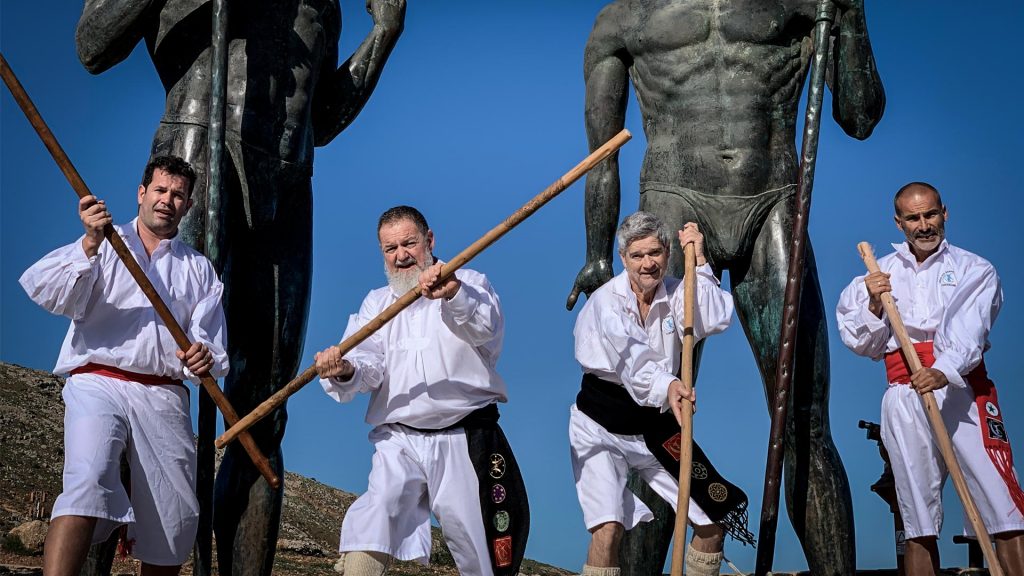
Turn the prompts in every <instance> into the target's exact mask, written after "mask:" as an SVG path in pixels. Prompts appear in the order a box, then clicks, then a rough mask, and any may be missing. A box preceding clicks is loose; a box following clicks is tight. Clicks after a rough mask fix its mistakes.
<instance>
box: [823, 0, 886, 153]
mask: <svg viewBox="0 0 1024 576" xmlns="http://www.w3.org/2000/svg"><path fill="white" fill-rule="evenodd" d="M839 4H840V9H842V13H841V15H840V17H839V20H838V23H839V36H838V38H836V39H835V41H834V43H833V48H834V50H833V58H832V70H831V74H830V76H831V82H830V83H829V85H830V87H831V88H832V115H833V116H834V117H835V119H836V122H838V123H839V125H840V126H842V127H843V130H844V131H845V132H846V133H847V134H849V135H850V136H853V137H854V138H857V139H859V140H863V139H865V138H867V137H868V136H870V135H871V131H872V130H874V129H875V126H876V125H877V124H878V121H879V120H881V119H882V112H883V111H884V110H885V90H884V89H883V88H882V79H881V78H879V76H878V68H877V67H876V66H875V56H874V54H873V53H872V51H871V40H870V39H869V38H868V26H867V21H866V20H865V18H864V2H863V0H847V1H846V2H840V3H839Z"/></svg>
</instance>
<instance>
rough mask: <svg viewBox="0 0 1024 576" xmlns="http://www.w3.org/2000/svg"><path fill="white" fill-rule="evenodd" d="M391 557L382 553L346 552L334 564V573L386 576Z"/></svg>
mask: <svg viewBox="0 0 1024 576" xmlns="http://www.w3.org/2000/svg"><path fill="white" fill-rule="evenodd" d="M390 564H391V556H388V555H387V554H384V553H381V552H346V553H344V554H342V555H341V558H339V559H338V561H337V562H335V563H334V571H335V572H337V573H339V574H344V575H345V576H384V571H385V570H387V569H388V565H390Z"/></svg>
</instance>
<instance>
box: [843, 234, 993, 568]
mask: <svg viewBox="0 0 1024 576" xmlns="http://www.w3.org/2000/svg"><path fill="white" fill-rule="evenodd" d="M857 251H859V252H860V257H861V258H862V259H863V260H864V265H865V266H867V269H868V272H878V271H879V268H878V262H876V261H875V253H874V252H873V251H872V250H871V245H870V244H868V243H867V242H861V243H860V244H857ZM882 307H883V308H884V309H885V315H886V316H887V317H888V318H889V324H890V325H891V326H892V331H893V334H895V335H896V341H897V342H899V343H900V350H902V351H903V357H904V358H906V360H907V363H908V364H909V365H910V373H911V374H916V373H917V372H919V371H920V370H922V369H923V368H924V367H923V366H922V365H921V359H920V358H919V357H918V356H917V351H916V350H914V343H913V342H911V341H910V336H909V335H908V334H907V328H906V326H904V325H903V318H901V317H900V312H899V310H897V309H896V302H895V301H894V300H893V299H892V294H891V293H889V292H885V293H884V294H882ZM921 402H922V403H924V411H925V413H926V414H928V421H929V422H930V423H931V425H932V432H934V433H935V440H936V441H937V442H938V443H939V452H941V453H942V459H943V461H945V463H946V468H947V469H948V470H949V475H950V476H952V477H953V486H954V487H955V488H956V493H957V495H958V496H960V502H961V503H963V505H964V514H966V515H967V519H968V520H969V521H970V523H971V527H972V528H974V534H975V535H976V536H977V537H978V545H979V546H981V551H982V553H984V554H985V560H986V561H987V562H988V571H989V574H991V575H992V576H1003V569H1002V566H1001V565H1000V564H999V559H998V558H997V557H996V553H995V551H994V550H993V549H992V540H991V539H990V538H989V535H988V532H987V531H986V530H985V524H983V523H982V521H981V514H979V513H978V507H977V506H976V505H975V504H974V498H972V497H971V492H970V490H969V489H968V488H967V481H966V480H964V472H963V470H961V469H960V463H959V462H957V459H956V455H955V454H954V453H953V443H952V442H950V440H949V431H948V430H946V423H945V422H944V421H943V420H942V414H941V413H940V412H939V405H938V404H937V403H936V402H935V395H934V394H932V393H931V392H930V391H929V392H925V393H924V394H921Z"/></svg>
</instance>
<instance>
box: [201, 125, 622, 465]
mask: <svg viewBox="0 0 1024 576" xmlns="http://www.w3.org/2000/svg"><path fill="white" fill-rule="evenodd" d="M632 137H633V135H632V134H630V133H629V130H625V129H623V130H622V131H620V132H619V133H618V134H616V135H615V136H612V138H611V139H610V140H608V141H607V142H605V143H604V144H602V145H601V147H600V148H598V149H597V150H594V151H593V152H591V153H590V155H589V156H587V157H586V158H584V159H583V160H582V161H581V162H580V163H579V164H577V165H576V166H574V167H573V169H572V170H570V171H568V172H566V173H565V174H563V175H562V177H561V178H559V179H558V180H556V181H555V182H553V183H552V184H551V185H550V186H548V187H547V188H545V189H544V191H543V192H541V193H540V194H537V195H536V196H534V197H533V199H531V200H530V201H529V202H527V203H526V204H524V205H523V206H522V207H520V208H519V209H518V210H516V211H515V212H513V213H512V214H511V215H509V217H508V218H505V220H504V221H502V222H501V223H500V224H498V225H497V226H495V227H494V228H492V229H491V230H490V231H489V232H487V233H486V234H484V235H483V236H481V237H480V238H479V239H477V241H476V242H473V243H472V244H470V245H469V246H468V247H467V248H466V249H465V250H463V251H462V252H459V254H458V255H457V256H455V257H454V258H452V259H451V260H449V261H448V262H447V263H445V265H444V266H442V267H441V273H440V276H439V278H438V282H444V281H445V280H447V279H448V278H449V277H450V276H451V275H452V274H454V273H455V271H456V270H458V269H459V268H461V267H463V266H465V265H466V263H468V262H469V261H470V260H472V259H473V258H474V257H475V256H476V255H477V254H479V253H481V252H483V251H484V250H485V249H486V248H487V247H488V246H490V245H491V244H494V243H495V242H497V241H498V239H499V238H501V237H502V236H504V235H505V234H506V233H508V232H509V231H510V230H512V229H513V228H515V227H516V226H518V225H519V224H520V223H521V222H522V221H523V220H526V219H527V218H529V217H530V216H532V215H533V213H534V212H536V211H537V210H540V208H541V207H542V206H544V205H545V204H547V203H548V202H550V201H551V200H552V199H553V198H554V197H555V196H558V195H559V194H561V193H562V192H563V191H564V190H565V189H566V188H568V187H569V186H571V185H572V184H573V182H576V181H577V180H579V179H580V178H581V177H582V176H583V175H584V174H586V173H587V172H589V171H590V169H591V168H593V167H594V166H596V165H597V164H599V163H600V162H601V161H603V160H604V159H605V158H607V157H609V156H611V155H612V154H615V153H616V152H618V150H619V148H622V146H623V145H624V144H625V143H626V142H629V139H630V138H632ZM419 298H420V290H419V288H418V287H417V288H413V289H412V290H409V291H408V292H406V293H405V294H404V295H403V296H402V297H401V298H399V299H398V300H396V301H395V302H394V303H393V304H391V305H390V306H388V307H387V308H385V309H384V310H383V311H382V312H381V313H380V314H378V315H377V316H376V317H375V318H374V319H372V320H370V321H369V322H367V323H366V325H365V326H363V327H362V328H360V329H359V330H358V331H357V332H356V333H355V334H352V335H351V336H349V337H348V338H346V339H345V340H344V341H343V342H342V343H341V344H338V349H339V350H340V351H341V354H342V355H343V356H344V355H345V354H347V353H348V352H349V351H350V350H352V349H353V348H355V347H356V346H358V345H359V343H360V342H362V341H363V340H366V339H367V338H369V337H370V336H371V335H373V333H374V332H376V331H378V330H380V329H381V328H382V327H384V325H385V324H387V323H388V321H390V320H391V319H392V318H394V317H395V316H397V315H398V314H399V312H401V311H402V310H405V309H406V308H408V307H409V306H411V305H412V304H413V303H414V302H416V301H417V300H419ZM316 376H317V372H316V366H315V365H314V366H310V367H309V368H306V369H305V370H304V371H303V372H302V373H301V374H299V375H298V376H296V377H295V378H294V379H293V380H292V381H291V382H289V383H288V384H285V386H284V387H283V388H281V389H280V390H278V391H277V392H276V393H275V394H274V395H273V396H271V397H270V398H267V399H266V400H264V401H263V403H262V404H260V405H259V406H257V407H255V408H253V410H252V412H250V413H249V414H246V415H245V417H243V418H242V419H241V420H239V421H238V423H237V424H235V425H234V426H232V427H231V428H228V429H227V431H225V432H224V433H223V434H221V436H220V438H217V447H218V448H223V447H224V446H226V445H227V444H229V443H230V442H231V441H232V440H234V439H235V438H236V437H237V436H238V434H239V433H241V432H243V431H244V430H247V429H248V428H249V427H250V426H252V425H253V424H255V423H256V422H259V421H260V420H261V419H262V418H263V417H265V416H266V415H267V414H270V413H271V412H272V411H274V410H275V409H276V408H277V407H278V406H281V405H282V404H284V403H285V402H286V401H287V400H288V397H289V396H291V395H292V394H295V393H296V392H298V391H299V390H301V389H302V387H303V386H305V385H306V384H309V383H310V382H311V381H312V380H313V378H315V377H316Z"/></svg>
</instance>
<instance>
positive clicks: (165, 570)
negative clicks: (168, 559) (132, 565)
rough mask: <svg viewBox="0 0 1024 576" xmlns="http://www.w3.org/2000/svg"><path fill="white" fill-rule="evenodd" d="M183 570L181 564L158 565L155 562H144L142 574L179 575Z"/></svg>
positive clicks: (153, 575)
mask: <svg viewBox="0 0 1024 576" xmlns="http://www.w3.org/2000/svg"><path fill="white" fill-rule="evenodd" d="M179 572H181V564H178V565H177V566H156V565H154V564H146V563H145V562H143V563H142V576H178V573H179Z"/></svg>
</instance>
